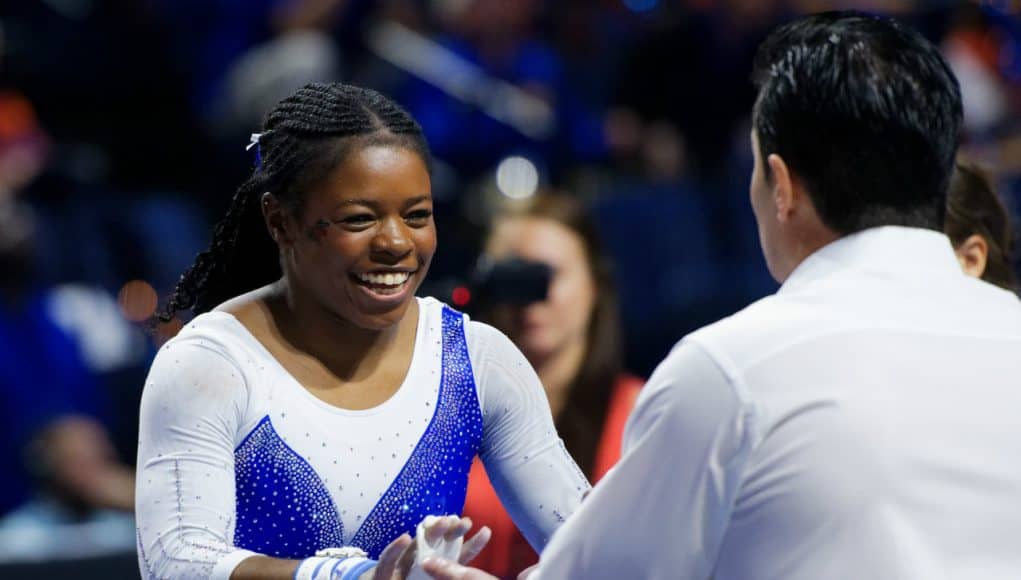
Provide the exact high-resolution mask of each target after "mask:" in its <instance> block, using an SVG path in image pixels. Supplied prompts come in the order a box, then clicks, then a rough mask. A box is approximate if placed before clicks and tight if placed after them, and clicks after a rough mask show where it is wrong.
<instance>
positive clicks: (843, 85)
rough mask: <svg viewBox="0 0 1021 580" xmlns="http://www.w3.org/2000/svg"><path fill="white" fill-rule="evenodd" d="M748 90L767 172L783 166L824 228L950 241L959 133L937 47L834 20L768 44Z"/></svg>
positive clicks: (800, 24)
mask: <svg viewBox="0 0 1021 580" xmlns="http://www.w3.org/2000/svg"><path fill="white" fill-rule="evenodd" d="M752 78H753V80H754V82H755V84H756V86H757V87H758V89H759V96H758V99H757V100H756V103H755V108H754V111H753V113H754V118H753V125H754V128H755V132H756V134H757V135H758V139H759V150H760V151H759V152H760V154H761V156H762V159H763V161H765V160H766V159H767V157H768V156H769V155H770V154H773V153H776V154H778V155H780V156H781V157H782V158H783V159H784V161H785V162H786V163H787V165H788V167H790V169H791V171H792V172H793V173H795V174H796V175H797V176H798V177H800V178H801V179H803V180H804V185H805V187H806V189H807V191H808V194H809V196H810V198H811V200H812V203H813V205H814V206H815V208H816V210H817V211H818V213H819V217H820V218H821V219H822V222H823V223H824V224H825V225H826V226H827V227H829V228H830V229H832V230H833V231H835V232H837V233H838V234H841V235H847V234H851V233H854V232H858V231H861V230H864V229H867V228H871V227H876V226H883V225H901V226H910V227H920V228H928V229H932V230H937V231H942V230H943V214H944V211H945V200H946V198H945V194H946V190H947V186H948V183H949V181H950V175H951V173H952V170H953V165H954V156H955V154H956V151H957V145H958V140H959V137H960V132H961V125H962V122H963V121H962V106H961V92H960V87H959V85H958V82H957V79H956V78H955V77H954V74H953V73H952V72H951V70H950V67H949V65H948V64H947V62H946V60H945V59H944V58H943V56H942V55H941V54H940V52H939V50H938V49H937V48H936V47H935V46H934V45H933V44H932V43H930V42H929V41H927V40H926V39H924V38H923V37H922V36H921V35H920V34H918V33H917V32H916V31H914V30H912V29H910V28H908V27H907V26H905V25H902V24H899V23H897V22H896V21H894V20H891V19H887V18H880V17H875V16H868V15H864V14H859V13H853V12H826V13H821V14H816V15H813V16H809V17H807V18H804V19H800V20H797V21H795V22H792V23H789V24H786V25H784V26H782V27H780V28H779V29H777V30H776V31H775V32H774V33H773V34H771V35H770V36H769V38H767V39H766V41H765V42H764V43H763V44H762V45H761V47H760V48H759V51H758V53H757V55H756V57H755V64H754V72H753V76H752ZM771 178H772V176H771V175H770V174H769V171H768V166H767V179H771Z"/></svg>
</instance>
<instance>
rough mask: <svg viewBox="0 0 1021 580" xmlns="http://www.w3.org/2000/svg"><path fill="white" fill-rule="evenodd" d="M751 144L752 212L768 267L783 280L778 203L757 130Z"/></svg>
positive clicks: (775, 276) (780, 280) (753, 133)
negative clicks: (752, 163) (767, 174)
mask: <svg viewBox="0 0 1021 580" xmlns="http://www.w3.org/2000/svg"><path fill="white" fill-rule="evenodd" d="M751 144H752V155H753V156H754V157H755V167H754V169H752V177H751V183H749V185H748V197H749V199H750V201H751V204H752V212H754V213H755V223H756V224H757V225H758V228H759V244H760V245H761V246H762V255H763V256H764V257H765V258H766V267H768V268H769V273H770V275H772V276H773V278H774V279H775V280H777V281H778V282H782V281H783V278H785V277H786V276H787V273H786V272H783V271H782V270H783V268H782V267H781V265H780V264H781V262H782V260H781V258H780V245H779V243H778V241H779V237H780V234H779V231H778V229H779V228H778V226H779V223H778V221H777V219H776V203H775V201H774V199H773V193H772V188H771V187H770V185H769V183H768V182H767V180H766V166H765V162H766V161H765V160H764V159H762V155H761V153H760V152H759V138H758V136H757V135H756V134H755V131H752V136H751Z"/></svg>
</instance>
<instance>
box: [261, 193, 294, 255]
mask: <svg viewBox="0 0 1021 580" xmlns="http://www.w3.org/2000/svg"><path fill="white" fill-rule="evenodd" d="M259 206H260V208H261V209H262V218H263V220H264V221H265V222H266V230H267V231H269V235H270V237H271V238H273V241H275V242H276V243H277V245H288V244H290V243H291V242H292V241H293V236H292V235H291V233H290V232H289V231H288V227H287V212H286V210H285V209H284V206H283V205H282V204H281V203H280V200H279V199H277V196H275V195H273V194H272V193H270V192H268V191H267V192H265V193H263V194H262V198H261V199H260V203H259Z"/></svg>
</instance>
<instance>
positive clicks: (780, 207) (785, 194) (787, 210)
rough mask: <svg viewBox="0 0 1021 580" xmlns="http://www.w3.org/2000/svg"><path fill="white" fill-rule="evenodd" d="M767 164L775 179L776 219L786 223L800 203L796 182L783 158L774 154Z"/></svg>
mask: <svg viewBox="0 0 1021 580" xmlns="http://www.w3.org/2000/svg"><path fill="white" fill-rule="evenodd" d="M766 163H768V164H769V171H770V175H772V177H773V180H772V183H771V186H772V194H773V204H774V205H775V207H776V219H777V220H778V221H780V222H786V221H788V220H789V219H790V217H791V215H793V214H794V208H795V204H796V203H797V201H798V199H797V194H796V192H795V191H794V180H793V178H792V176H791V172H790V169H789V168H788V167H787V162H786V161H784V160H783V157H780V156H779V155H777V154H776V153H772V154H770V156H769V157H768V158H766Z"/></svg>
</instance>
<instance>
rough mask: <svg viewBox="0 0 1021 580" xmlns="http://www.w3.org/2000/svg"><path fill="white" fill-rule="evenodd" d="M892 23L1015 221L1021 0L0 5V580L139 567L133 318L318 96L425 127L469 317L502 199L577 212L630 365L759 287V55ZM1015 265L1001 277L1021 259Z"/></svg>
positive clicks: (451, 294) (440, 280) (155, 337)
mask: <svg viewBox="0 0 1021 580" xmlns="http://www.w3.org/2000/svg"><path fill="white" fill-rule="evenodd" d="M833 8H857V9H861V10H865V11H869V12H875V13H884V14H892V15H896V16H898V17H900V18H902V19H904V20H905V21H907V22H909V23H911V24H912V25H914V26H915V27H917V28H918V29H919V30H921V31H922V32H923V33H924V34H925V35H926V36H927V37H929V38H930V39H931V40H933V41H934V42H936V43H937V44H938V45H939V46H941V47H942V49H943V50H944V51H945V54H946V55H947V57H948V58H949V60H950V62H951V64H952V65H953V67H954V69H955V72H956V73H957V75H958V77H959V79H960V81H961V85H962V90H963V95H964V102H965V121H966V135H965V145H964V149H963V151H964V152H965V153H966V154H967V156H968V157H969V158H970V159H972V160H975V161H977V162H979V163H980V164H982V165H983V166H984V167H985V168H987V169H988V170H990V172H991V175H992V176H993V179H994V181H995V183H996V186H997V188H998V191H999V192H1000V194H1001V195H1002V196H1003V197H1004V199H1005V201H1006V202H1007V204H1008V207H1009V208H1010V211H1011V212H1013V213H1014V215H1015V221H1018V219H1021V217H1019V215H1018V212H1019V209H1021V1H1017V0H999V1H996V0H991V1H983V2H978V1H973V2H968V1H953V0H924V1H921V0H918V1H913V0H860V1H848V2H836V1H826V0H561V1H552V0H513V1H507V0H380V1H367V0H7V1H4V2H2V3H0V272H2V274H0V277H2V279H0V405H2V406H0V470H2V473H4V478H2V479H0V561H2V562H4V564H2V565H0V577H3V578H20V577H28V576H32V577H35V578H45V577H50V576H52V577H56V576H57V575H58V574H59V575H61V576H66V575H67V574H68V573H69V571H73V573H74V574H75V575H76V576H78V577H90V576H92V577H118V578H119V577H132V576H137V565H136V564H135V559H134V544H135V531H134V524H133V522H132V518H131V515H130V512H131V505H132V501H133V499H132V493H133V491H132V489H133V479H132V478H133V467H132V465H133V463H134V455H135V446H136V442H137V441H136V438H137V433H136V431H137V416H138V412H137V409H138V402H139V398H140V395H141V387H142V384H143V381H144V377H145V373H146V371H147V368H148V364H149V362H150V360H151V357H152V356H153V354H154V352H155V349H156V348H157V347H158V345H159V344H160V343H161V342H162V341H164V340H166V339H167V338H169V337H170V336H172V335H173V334H174V332H176V330H177V329H178V328H179V327H180V321H177V322H176V324H175V323H171V324H168V325H163V326H161V327H160V328H158V329H157V330H156V332H155V333H149V332H147V331H146V327H145V324H144V321H146V320H147V319H149V317H150V316H151V315H152V313H153V312H154V310H155V308H156V307H157V304H159V303H161V302H162V301H163V300H164V299H165V298H166V297H167V296H168V293H169V292H170V291H171V290H172V288H173V285H174V283H175V281H176V280H177V278H178V276H180V274H181V273H182V272H183V270H184V269H185V268H186V267H187V266H189V265H190V264H191V261H192V260H193V258H194V256H195V254H196V253H197V252H199V251H200V250H202V249H204V248H205V246H206V244H207V243H208V240H209V237H210V233H211V224H212V223H213V222H214V221H215V220H216V219H217V218H218V217H219V216H220V214H221V213H222V212H223V211H224V210H225V208H226V206H227V202H228V200H229V197H230V195H231V194H232V192H233V191H234V189H235V188H236V186H237V185H238V184H239V183H240V182H241V181H242V180H243V179H244V178H245V176H246V174H247V173H248V172H249V171H250V170H251V167H252V162H253V160H252V157H251V156H250V153H248V152H246V151H245V146H246V145H247V143H248V140H249V135H250V134H251V133H253V132H257V131H258V130H259V124H260V122H261V119H262V117H263V115H264V114H265V113H266V112H267V111H268V110H269V108H270V107H271V106H272V105H273V104H274V103H275V102H276V101H278V100H279V99H280V98H282V97H284V96H286V95H288V94H290V93H291V92H293V91H294V90H295V89H297V88H298V87H300V86H301V85H303V84H305V83H307V82H310V81H331V80H337V81H344V82H350V83H354V84H358V85H363V86H368V87H372V88H375V89H378V90H380V91H382V92H384V93H386V94H388V95H390V96H392V97H394V98H396V99H397V100H398V101H399V102H400V103H402V104H403V105H404V106H405V107H406V108H407V109H408V110H409V111H410V112H411V113H412V115H414V116H415V117H416V118H417V119H418V121H419V122H420V123H421V124H422V126H423V128H424V129H425V133H426V136H427V137H428V139H429V142H430V145H431V147H432V149H433V152H434V155H435V167H434V172H433V188H434V189H433V193H434V196H435V202H436V219H437V222H438V230H439V234H440V249H439V252H438V254H437V256H436V258H435V261H434V263H433V266H432V271H431V274H430V279H429V281H428V282H427V284H426V286H425V287H424V288H423V289H422V291H421V292H420V294H431V295H434V296H436V297H438V298H441V299H443V300H445V301H447V302H449V303H452V304H454V305H456V306H458V307H461V308H465V309H467V310H468V311H469V312H470V311H472V307H473V299H474V298H475V297H474V296H473V292H474V291H475V290H476V287H475V286H473V280H474V279H475V278H476V277H475V276H473V273H474V272H475V271H476V265H477V261H478V256H479V252H480V245H481V242H482V239H483V236H484V234H485V231H486V228H487V226H488V223H489V218H490V216H491V215H492V214H493V212H494V211H495V210H496V208H497V207H498V206H499V205H500V203H501V200H506V199H508V198H527V197H529V196H532V195H535V194H536V192H542V191H558V192H561V193H564V194H567V195H571V196H574V197H576V198H578V199H579V200H581V201H582V202H583V203H584V205H585V206H586V207H587V209H588V210H589V211H590V212H591V214H592V215H593V216H594V218H595V221H596V225H597V226H598V233H599V237H600V241H601V243H602V245H603V247H604V249H605V251H606V252H607V253H608V254H609V256H610V257H611V258H612V261H613V263H614V265H615V268H614V270H613V279H614V280H615V283H616V288H617V291H618V293H619V299H620V311H621V323H622V329H623V345H624V346H623V353H622V354H623V360H624V365H625V368H626V369H627V370H628V371H630V372H631V373H633V374H635V375H637V376H647V375H648V373H649V372H650V371H651V369H652V368H653V366H654V365H655V363H656V362H657V361H659V360H660V359H661V358H663V356H665V354H666V353H667V351H668V350H669V349H670V347H671V346H672V345H673V344H674V343H675V342H676V341H677V340H678V339H679V338H680V337H682V336H683V335H684V334H685V333H687V332H689V331H691V330H693V329H695V328H697V327H699V326H701V325H703V324H706V323H708V322H711V321H713V320H715V319H718V318H720V317H722V316H726V315H728V314H730V313H733V312H735V311H736V310H738V309H740V308H741V307H743V306H745V305H747V304H748V303H750V302H751V301H753V300H755V299H757V298H759V297H762V296H764V295H766V294H769V293H771V292H772V291H774V290H775V289H776V284H775V283H774V282H773V281H772V280H771V279H770V277H769V275H768V273H767V272H766V268H765V265H764V262H763V260H762V258H761V254H760V250H759V247H758V239H757V233H756V229H755V225H754V220H753V217H752V214H751V211H750V209H749V208H748V204H747V183H748V178H749V175H750V170H751V164H752V157H751V151H750V149H749V144H748V134H749V130H750V120H749V111H750V109H751V105H752V102H753V99H754V90H753V87H752V85H751V83H750V81H749V72H750V70H751V59H752V56H753V54H754V51H755V48H756V46H757V45H758V43H759V42H760V41H761V40H762V39H763V38H764V36H765V35H766V34H767V33H768V31H769V30H770V29H772V28H773V27H774V26H776V25H777V24H778V23H781V22H783V21H785V20H787V19H790V18H792V17H794V16H796V15H798V14H802V13H805V12H812V11H819V10H825V9H833ZM1015 266H1016V265H1015Z"/></svg>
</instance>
